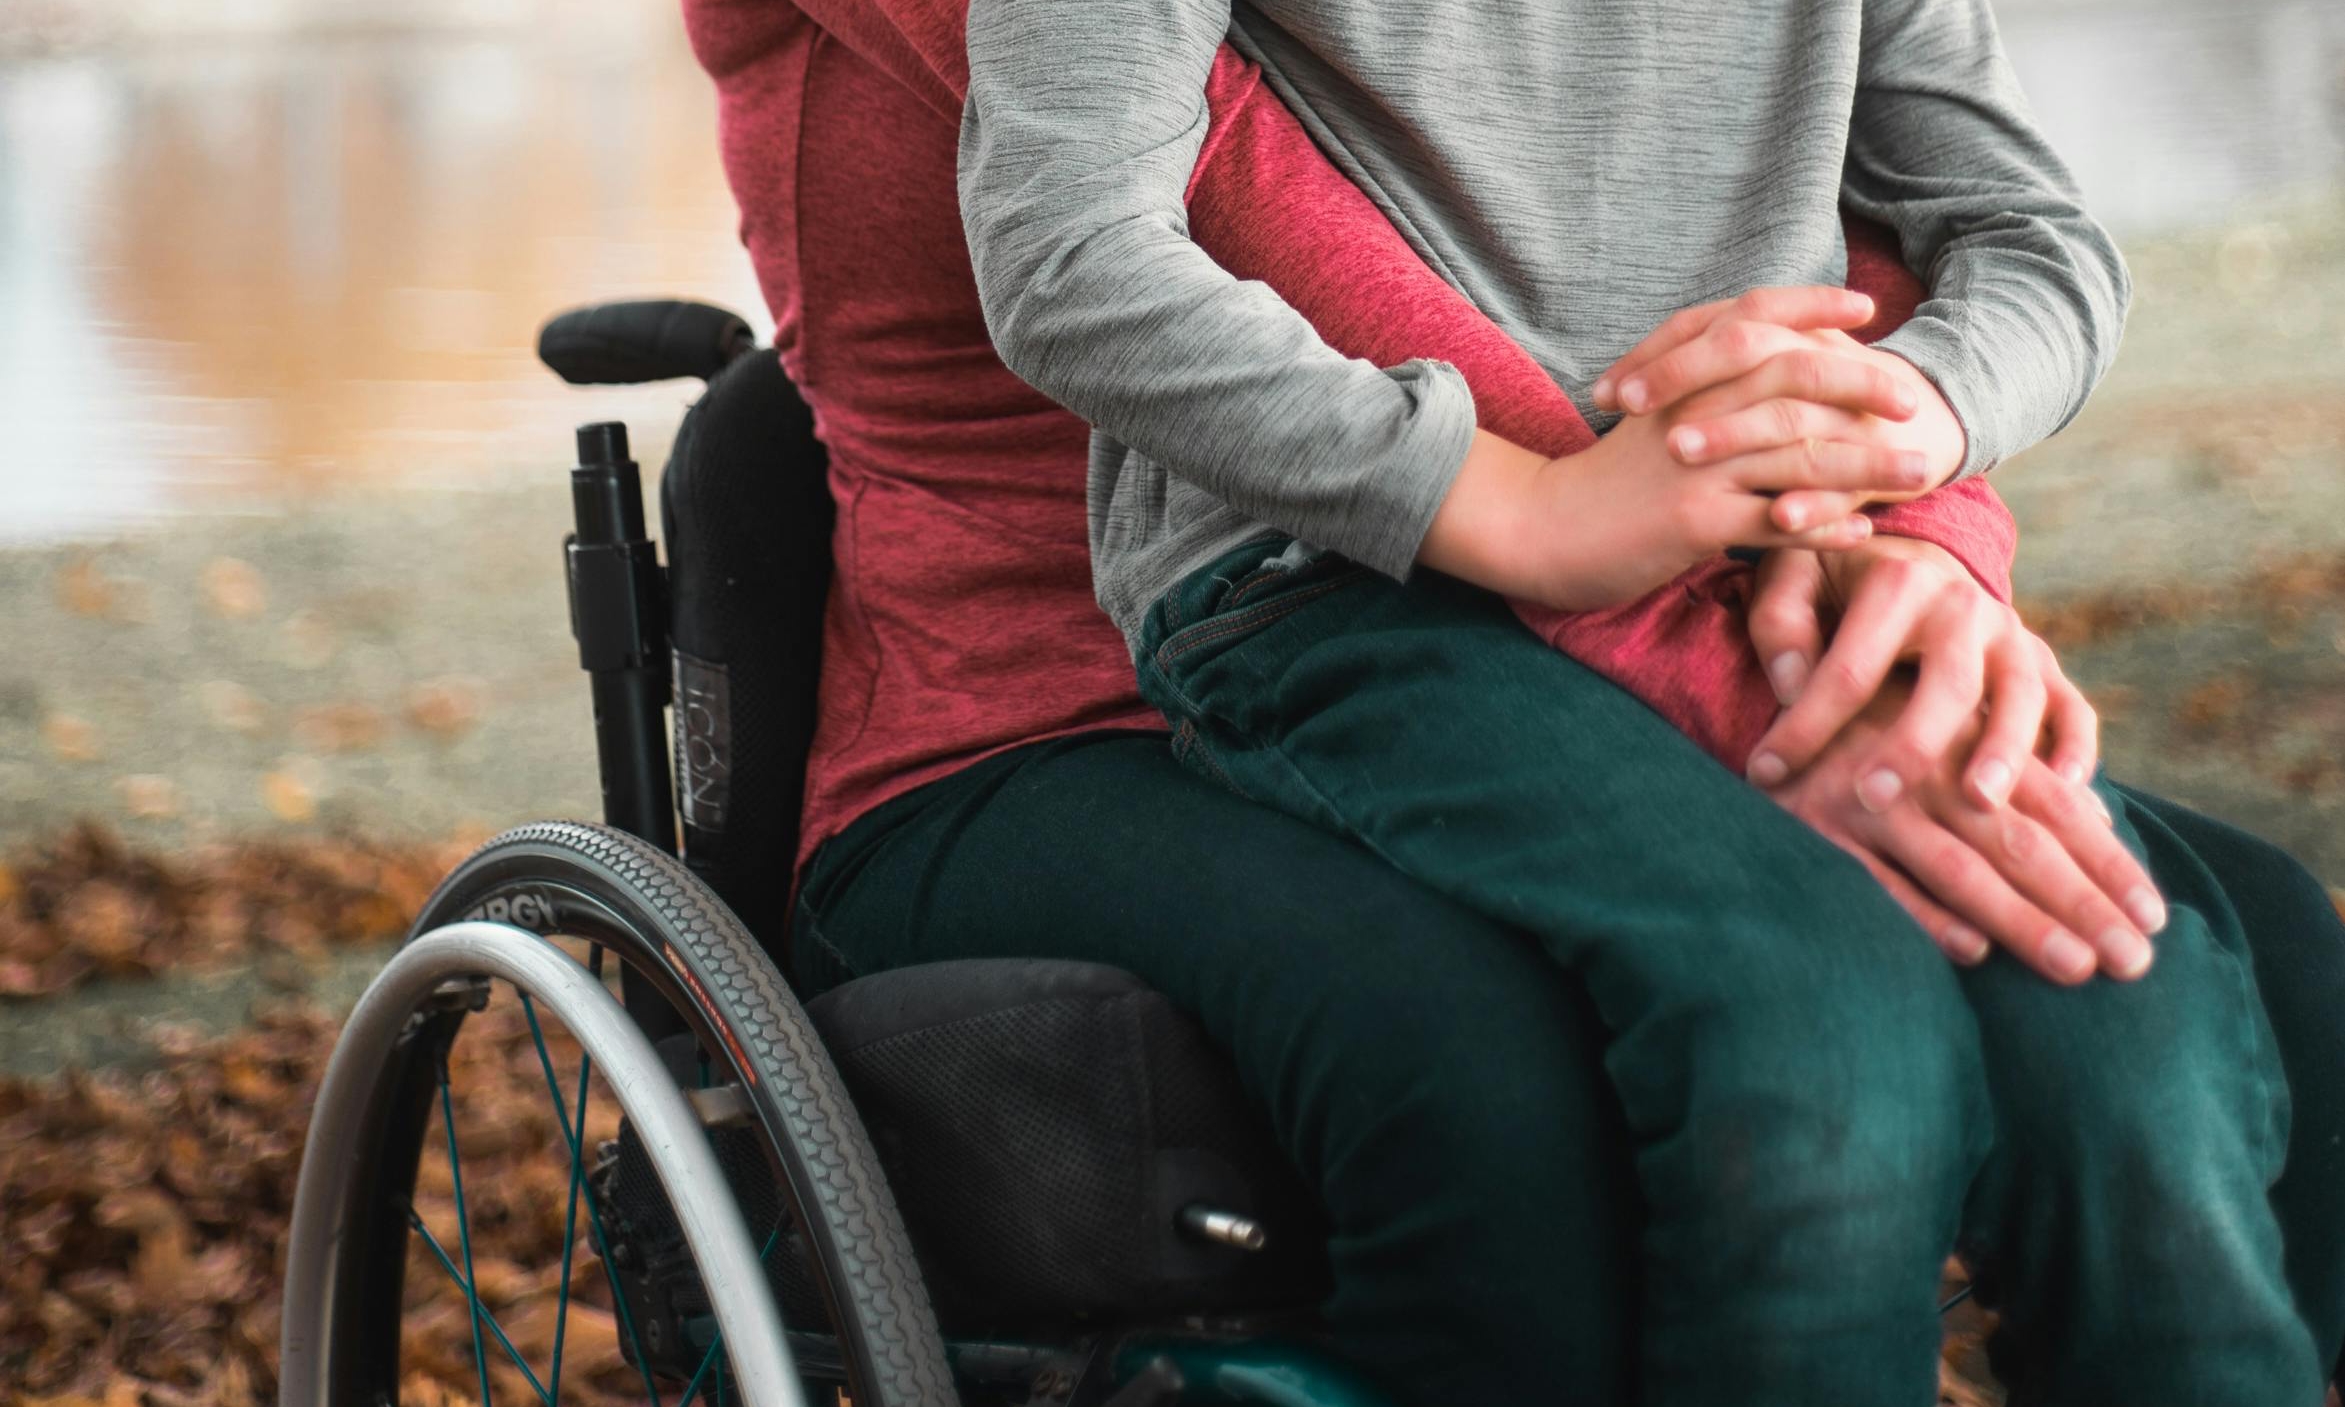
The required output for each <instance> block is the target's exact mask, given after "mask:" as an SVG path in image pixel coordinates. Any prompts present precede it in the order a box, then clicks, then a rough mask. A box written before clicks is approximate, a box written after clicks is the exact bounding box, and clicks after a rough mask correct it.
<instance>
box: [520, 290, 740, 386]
mask: <svg viewBox="0 0 2345 1407" xmlns="http://www.w3.org/2000/svg"><path fill="white" fill-rule="evenodd" d="M756 345H757V337H756V334H754V333H752V332H751V331H750V330H749V324H748V323H746V322H744V321H742V320H741V318H740V317H739V316H738V315H737V314H734V313H730V312H727V311H725V310H724V309H723V308H718V307H713V306H711V305H710V304H707V303H694V302H689V301H686V300H684V299H680V298H657V299H644V300H637V301H631V302H621V303H595V304H592V305H590V306H587V307H584V308H572V309H571V310H570V311H568V312H566V313H558V314H556V315H555V316H554V317H553V318H551V319H550V320H548V321H547V323H546V325H545V326H544V327H542V328H540V329H539V330H538V334H537V359H538V360H539V361H541V362H544V363H545V364H546V367H547V369H549V370H551V371H552V372H553V373H554V374H555V375H556V376H559V377H561V378H562V379H563V380H564V381H567V382H569V383H570V384H571V385H573V386H631V385H636V384H638V383H641V382H645V381H668V380H673V379H675V378H677V377H682V376H697V377H699V378H700V379H701V380H703V381H706V380H707V379H708V378H710V377H712V376H714V375H716V374H717V373H718V372H720V371H723V370H724V369H725V368H726V367H728V366H730V365H732V363H733V361H734V359H735V358H737V357H739V356H741V355H742V354H743V353H745V352H748V351H750V350H751V349H753V348H754V347H756Z"/></svg>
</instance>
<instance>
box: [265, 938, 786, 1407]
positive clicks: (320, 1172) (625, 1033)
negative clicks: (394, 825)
mask: <svg viewBox="0 0 2345 1407" xmlns="http://www.w3.org/2000/svg"><path fill="white" fill-rule="evenodd" d="M485 977H494V978H501V979H503V980H505V981H507V982H510V983H512V984H513V986H514V987H516V988H517V989H518V990H519V991H520V992H521V993H522V994H523V996H524V1000H525V1002H527V1001H534V1003H535V1004H536V1005H538V1006H542V1007H544V1008H545V1009H546V1010H547V1011H549V1012H551V1013H553V1014H554V1016H555V1017H556V1018H558V1019H559V1020H560V1021H561V1022H562V1023H563V1024H564V1025H565V1026H567V1027H568V1028H569V1030H570V1031H571V1033H572V1034H573V1035H574V1036H575V1037H576V1038H577V1040H578V1043H579V1045H580V1047H581V1048H582V1049H583V1051H584V1053H585V1056H586V1057H587V1058H588V1059H590V1060H591V1061H593V1062H594V1063H595V1064H598V1065H600V1066H601V1068H602V1073H603V1076H604V1079H605V1080H606V1082H607V1083H608V1084H609V1085H610V1087H611V1089H612V1092H613V1094H614V1096H615V1097H616V1099H617V1101H618V1103H619V1106H620V1108H621V1110H622V1111H623V1112H624V1114H625V1115H626V1117H627V1119H628V1120H629V1122H630V1123H631V1124H632V1125H633V1126H634V1128H635V1129H636V1131H637V1134H638V1136H639V1137H641V1138H642V1139H643V1140H644V1143H645V1146H646V1148H647V1149H648V1150H649V1151H650V1153H651V1155H652V1157H651V1161H652V1164H653V1167H654V1168H655V1170H656V1171H657V1172H658V1174H659V1176H660V1180H661V1183H662V1186H663V1188H664V1190H665V1191H666V1193H667V1195H668V1200H669V1202H670V1204H671V1205H672V1206H673V1208H674V1210H675V1213H676V1216H677V1218H678V1222H679V1224H680V1226H681V1228H682V1230H683V1232H684V1236H685V1240H686V1243H687V1245H688V1246H689V1247H690V1249H691V1252H692V1255H693V1258H694V1261H695V1262H696V1266H697V1269H698V1270H699V1273H700V1275H701V1278H702V1280H703V1283H705V1284H706V1286H707V1287H708V1294H709V1302H710V1306H711V1308H712V1310H713V1311H714V1313H715V1316H716V1319H717V1326H718V1330H719V1333H720V1335H721V1341H722V1343H723V1344H724V1348H725V1354H726V1358H727V1361H728V1364H729V1367H730V1370H731V1371H730V1375H729V1376H730V1378H731V1382H732V1385H733V1386H734V1387H736V1388H737V1389H738V1390H739V1391H740V1393H741V1394H742V1398H743V1400H744V1401H746V1402H750V1403H754V1404H760V1407H764V1405H765V1404H772V1407H804V1400H805V1399H804V1394H803V1390H802V1388H801V1387H800V1385H799V1380H798V1378H797V1376H796V1374H795V1372H794V1370H793V1368H792V1364H791V1361H790V1356H789V1349H788V1347H787V1343H786V1340H785V1338H784V1335H783V1330H782V1322H781V1316H780V1314H779V1313H778V1311H777V1310H776V1308H775V1306H774V1303H773V1297H772V1294H771V1291H770V1289H769V1287H768V1284H767V1281H766V1278H765V1275H764V1273H763V1271H762V1269H761V1267H760V1252H759V1250H758V1248H757V1246H756V1244H755V1243H754V1242H753V1241H752V1240H751V1237H750V1232H749V1230H748V1227H747V1226H746V1224H745V1223H744V1222H743V1220H742V1217H741V1213H740V1209H739V1207H738V1206H737V1205H736V1203H735V1202H734V1200H733V1197H732V1195H731V1194H730V1192H729V1190H728V1189H727V1185H726V1183H725V1180H724V1176H723V1174H722V1172H721V1171H720V1170H719V1167H718V1164H717V1161H716V1156H715V1154H714V1152H713V1151H712V1150H711V1149H710V1147H709V1144H708V1140H707V1137H706V1135H705V1134H704V1133H703V1131H702V1129H701V1127H700V1123H699V1121H698V1119H697V1118H696V1116H695V1115H694V1113H693V1110H692V1107H691V1105H690V1103H689V1101H688V1100H687V1099H686V1097H685V1095H684V1092H683V1091H682V1090H680V1089H679V1088H678V1087H677V1086H676V1084H675V1082H674V1080H673V1079H672V1078H671V1077H670V1076H669V1074H668V1071H667V1069H666V1067H665V1066H664V1065H663V1064H662V1063H661V1061H660V1058H659V1056H658V1054H657V1052H655V1051H654V1050H653V1048H652V1046H651V1043H650V1042H649V1041H648V1040H647V1039H646V1038H645V1037H644V1035H643V1033H642V1031H641V1030H640V1029H638V1027H637V1026H636V1025H635V1023H634V1022H633V1021H632V1020H631V1019H630V1018H629V1017H628V1015H627V1013H626V1011H625V1009H624V1008H623V1007H621V1006H620V1004H619V1002H618V1001H617V999H616V998H614V997H613V996H612V994H611V993H610V991H609V989H608V988H606V987H605V986H604V985H603V983H602V981H601V979H600V978H599V977H597V976H596V975H595V974H593V973H591V972H589V971H588V970H587V969H586V967H585V966H584V965H582V964H581V963H579V962H578V960H577V959H575V958H573V957H572V956H570V954H568V953H566V952H564V951H562V949H561V948H559V947H557V946H556V945H555V944H554V943H552V942H550V941H548V940H547V939H544V938H541V937H539V936H538V935H536V934H534V933H531V932H529V931H527V930H525V929H521V928H515V927H511V926H508V925H505V924H499V923H489V922H481V921H465V922H458V923H452V924H449V925H447V926H445V927H442V928H437V929H434V930H432V931H431V932H428V933H425V934H421V935H419V936H417V937H416V938H414V939H412V940H410V941H409V942H408V943H407V945H406V946H405V947H403V948H402V949H401V950H400V952H399V953H398V954H397V955H396V956H395V957H393V958H392V959H391V961H390V963H389V964H388V965H387V966H386V967H385V968H384V970H383V972H382V973H381V974H380V975H379V976H377V977H376V979H375V980H374V982H373V983H372V984H371V985H370V986H369V987H368V988H367V990H366V992H365V994H364V995H363V996H361V997H360V999H359V1002H358V1005H357V1007H356V1008H355V1009H354V1010H353V1011H352V1013H351V1016H350V1019H349V1022H348V1023H347V1025H346V1026H345V1027H344V1030H343V1034H342V1038H341V1039H340V1041H339V1042H337V1044H336V1045H335V1048H334V1052H333V1056H332V1058H331V1059H330V1060H329V1062H328V1064H327V1068H326V1074H325V1077H324V1079H323V1081H322V1082H321V1083H320V1085H319V1089H318V1098H317V1105H316V1111H315V1113H314V1114H313V1116H312V1119H311V1123H310V1130H309V1137H308V1142H307V1145H306V1148H305V1151H304V1155H303V1156H304V1161H303V1175H302V1178H301V1181H300V1186H299V1189H298V1191H297V1193H296V1196H295V1202H294V1212H293V1222H292V1244H291V1250H290V1253H289V1255H288V1262H287V1266H286V1293H285V1305H286V1309H285V1320H284V1331H283V1359H282V1366H281V1368H280V1381H281V1384H282V1386H281V1388H280V1400H281V1402H282V1403H283V1404H285V1407H296V1404H299V1407H308V1404H313V1403H324V1402H327V1401H328V1399H329V1396H330V1392H331V1387H332V1376H331V1375H332V1373H333V1371H334V1365H333V1363H332V1362H331V1359H332V1350H333V1345H332V1344H331V1343H330V1342H329V1339H328V1335H329V1333H330V1329H329V1326H330V1325H332V1324H333V1323H334V1322H335V1321H334V1308H335V1306H334V1304H333V1297H334V1295H335V1293H336V1292H337V1287H338V1285H339V1283H340V1277H339V1276H338V1274H337V1265H336V1261H337V1257H338V1256H339V1255H340V1253H341V1250H342V1240H343V1234H344V1231H345V1229H346V1228H347V1227H348V1226H349V1225H350V1218H351V1217H352V1216H353V1215H354V1214H356V1213H357V1211H358V1210H359V1208H358V1207H357V1206H356V1203H357V1201H358V1200H359V1197H360V1189H361V1188H362V1187H364V1186H365V1185H366V1182H367V1179H368V1177H369V1176H371V1175H372V1173H373V1171H374V1170H373V1169H371V1168H369V1167H367V1166H365V1162H366V1159H367V1158H368V1157H369V1156H370V1155H371V1153H372V1152H373V1145H374V1142H375V1140H374V1139H373V1138H372V1137H370V1129H369V1121H370V1120H371V1119H374V1118H375V1117H377V1116H378V1113H379V1105H380V1102H381V1101H380V1096H381V1094H382V1086H383V1082H384V1072H385V1071H386V1070H387V1069H388V1068H389V1066H390V1064H391V1060H392V1057H393V1054H394V1051H395V1048H396V1047H397V1045H398V1044H399V1042H400V1041H401V1039H402V1038H403V1037H404V1036H405V1035H406V1034H407V1033H408V1032H409V1030H410V1027H411V1025H412V1023H413V1022H414V1020H415V1019H416V1018H417V1017H418V1016H419V1015H421V1014H423V1013H425V1012H426V1010H427V1008H428V1007H429V1005H430V1004H431V1003H432V1001H433V999H434V994H435V993H437V992H439V991H440V990H442V989H443V988H445V987H446V986H447V985H448V984H449V983H451V982H455V981H462V980H464V979H477V978H485ZM530 1017H531V1024H532V1027H533V1035H535V1034H537V1033H536V1031H535V1026H536V1012H535V1010H534V1008H532V1009H530ZM540 1053H541V1056H542V1055H543V1044H542V1038H541V1040H540ZM546 1073H547V1076H548V1080H549V1084H550V1085H551V1084H552V1073H553V1072H552V1066H551V1064H550V1061H549V1062H548V1063H547V1065H546ZM582 1075H583V1067H582ZM441 1093H442V1097H443V1100H445V1097H446V1091H445V1085H444V1084H443V1085H442V1089H441ZM555 1100H556V1103H557V1105H559V1104H560V1103H561V1100H560V1094H559V1090H558V1087H556V1092H555ZM557 1112H558V1114H560V1116H561V1118H562V1121H563V1126H564V1128H565V1137H566V1139H567V1141H568V1148H567V1151H568V1153H569V1155H570V1157H571V1159H572V1167H573V1173H574V1174H575V1172H576V1171H577V1167H578V1162H579V1158H580V1155H581V1151H582V1150H581V1149H580V1147H579V1140H580V1139H582V1138H583V1128H584V1120H583V1106H581V1110H580V1119H579V1123H578V1125H577V1126H576V1128H575V1129H573V1128H572V1126H571V1125H570V1123H569V1116H568V1113H567V1111H566V1110H561V1109H558V1110H557ZM449 1136H450V1140H451V1157H452V1158H453V1137H454V1126H453V1123H452V1122H450V1124H449ZM459 1196H461V1194H460V1193H459ZM460 1224H461V1222H460ZM426 1235H427V1239H428V1233H426ZM432 1244H433V1245H434V1247H435V1249H437V1242H436V1241H434V1242H432ZM440 1254H441V1259H442V1260H443V1262H444V1265H443V1268H444V1269H446V1270H448V1272H449V1273H450V1274H451V1275H455V1274H456V1273H457V1272H456V1268H455V1266H454V1265H453V1263H452V1261H451V1260H450V1259H449V1258H448V1257H447V1256H446V1254H445V1251H444V1250H442V1251H441V1252H440ZM467 1258H469V1255H468V1253H467ZM458 1283H459V1284H460V1285H461V1286H463V1287H464V1288H465V1289H466V1293H467V1297H468V1299H471V1298H472V1295H471V1289H470V1283H469V1277H468V1276H467V1277H464V1278H461V1279H459V1281H458ZM473 1309H474V1313H475V1318H474V1334H475V1341H476V1345H478V1344H479V1334H480V1326H481V1322H482V1321H481V1319H480V1318H479V1314H480V1310H479V1306H478V1303H477V1300H476V1299H473ZM498 1336H499V1337H500V1338H501V1337H502V1335H501V1332H500V1333H499V1335H498ZM481 1351H485V1350H483V1349H481V1348H478V1347H476V1352H481ZM710 1358H711V1360H713V1358H714V1351H713V1349H712V1351H711V1354H710ZM485 1361H486V1360H485V1359H483V1363H484V1365H485ZM483 1371H484V1383H483V1396H484V1399H485V1397H486V1395H487V1389H486V1383H485V1366H484V1370H483ZM532 1376H534V1375H532ZM534 1385H535V1384H534V1383H533V1386H534ZM538 1390H539V1392H540V1395H541V1397H544V1396H545V1393H546V1390H545V1389H544V1388H543V1387H542V1386H541V1387H539V1389H538ZM546 1400H548V1401H552V1400H554V1399H553V1398H551V1397H547V1398H546Z"/></svg>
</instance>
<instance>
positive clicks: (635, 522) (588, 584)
mask: <svg viewBox="0 0 2345 1407" xmlns="http://www.w3.org/2000/svg"><path fill="white" fill-rule="evenodd" d="M570 507H571V511H572V514H573V516H574V519H575V523H576V528H577V530H576V531H575V532H573V533H572V534H571V535H570V540H569V542H568V544H567V545H566V554H565V555H566V556H567V557H568V559H569V582H570V633H571V635H572V636H574V637H575V638H576V639H577V641H578V664H579V667H580V668H582V669H584V670H585V671H586V672H587V676H588V678H589V680H590V682H591V686H592V692H593V695H594V741H595V753H596V760H597V761H598V762H599V764H600V768H601V772H602V791H603V819H604V820H605V821H606V822H608V823H609V824H611V825H613V826H616V827H617V828H619V829H620V830H623V831H626V832H627V833H629V834H630V835H636V836H640V837H642V838H643V839H645V840H648V841H650V842H651V843H652V844H654V845H656V846H658V847H659V848H660V849H662V850H665V851H667V852H668V853H669V854H671V855H672V854H674V853H675V851H676V821H675V803H674V793H673V792H672V791H671V790H670V788H669V782H668V751H667V740H666V728H665V725H664V719H663V714H664V711H665V709H666V707H667V702H668V603H667V583H666V581H665V579H664V578H663V576H662V574H661V572H660V563H659V551H658V549H657V548H655V547H654V546H653V545H652V543H651V539H650V537H649V536H648V535H647V534H646V533H645V532H644V523H643V475H642V471H641V470H640V469H638V468H637V467H636V464H635V461H634V460H633V459H632V458H630V457H629V456H628V453H627V427H626V426H625V425H623V424H621V423H620V422H618V421H616V420H600V421H596V422H594V423H592V424H589V425H581V426H579V427H578V465H577V467H576V468H574V469H572V470H571V471H570Z"/></svg>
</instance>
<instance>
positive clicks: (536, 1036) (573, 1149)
mask: <svg viewBox="0 0 2345 1407" xmlns="http://www.w3.org/2000/svg"><path fill="white" fill-rule="evenodd" d="M521 1011H522V1014H523V1015H525V1016H527V1017H528V1018H529V1038H530V1039H531V1040H532V1041H535V1042H536V1043H537V1063H538V1068H539V1069H541V1070H543V1071H544V1072H545V1077H546V1093H547V1094H549V1095H551V1096H552V1097H553V1101H554V1117H555V1119H556V1121H557V1122H559V1123H560V1125H561V1127H562V1142H563V1143H564V1144H565V1145H567V1146H568V1148H569V1150H570V1200H569V1204H568V1206H567V1207H565V1208H564V1210H563V1212H562V1281H561V1289H560V1291H559V1293H558V1295H557V1296H556V1298H555V1300H554V1362H553V1367H552V1369H551V1370H550V1371H549V1372H548V1374H547V1376H548V1377H549V1378H551V1379H552V1387H551V1392H550V1402H549V1407H551V1404H554V1403H559V1402H560V1401H561V1400H562V1344H563V1340H564V1339H566V1338H567V1337H568V1335H569V1332H570V1265H571V1257H572V1254H573V1252H574V1251H575V1250H576V1249H577V1246H578V1189H579V1187H580V1186H581V1185H582V1184H583V1183H584V1182H585V1181H586V1157H585V1146H586V1090H585V1088H584V1080H585V1071H583V1070H581V1071H580V1072H579V1078H580V1088H579V1091H578V1106H579V1111H578V1112H579V1123H578V1127H577V1128H576V1129H572V1128H571V1127H570V1110H569V1106H568V1105H566V1104H564V1103H563V1102H562V1086H561V1082H560V1081H558V1080H556V1079H555V1078H554V1058H553V1056H552V1055H550V1054H548V1053H547V1051H546V1033H545V1029H544V1028H543V1027H542V1026H540V1025H539V1024H538V1020H537V1006H536V1004H535V1003H533V1002H531V1001H530V999H529V993H527V992H523V993H522V994H521Z"/></svg>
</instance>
